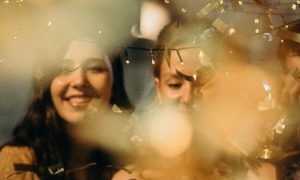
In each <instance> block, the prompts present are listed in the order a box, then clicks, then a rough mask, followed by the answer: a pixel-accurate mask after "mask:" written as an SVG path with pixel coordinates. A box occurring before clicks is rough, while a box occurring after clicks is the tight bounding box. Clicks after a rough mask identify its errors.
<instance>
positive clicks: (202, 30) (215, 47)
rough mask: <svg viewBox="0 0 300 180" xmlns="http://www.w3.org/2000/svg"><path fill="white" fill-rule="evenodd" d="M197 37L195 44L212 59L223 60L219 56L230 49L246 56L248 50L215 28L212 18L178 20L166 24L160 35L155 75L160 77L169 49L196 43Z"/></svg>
mask: <svg viewBox="0 0 300 180" xmlns="http://www.w3.org/2000/svg"><path fill="white" fill-rule="evenodd" d="M195 39H196V43H195V45H196V46H199V47H200V48H201V49H203V50H204V51H205V52H207V53H208V54H209V56H210V58H211V59H212V61H217V60H218V61H219V60H220V61H223V60H222V59H220V58H218V56H219V55H220V53H222V52H226V51H229V50H234V51H235V52H236V55H239V56H241V55H243V57H245V56H244V55H245V52H246V50H245V49H244V48H243V47H242V46H239V45H238V44H237V43H236V42H235V41H234V40H235V39H234V38H232V37H229V36H228V35H225V34H222V33H221V32H220V31H218V30H217V29H216V28H214V27H213V23H212V22H211V21H210V20H207V19H189V20H176V21H173V22H171V23H170V24H169V25H167V26H165V27H164V28H163V30H162V31H161V32H160V34H159V36H158V40H157V45H156V50H157V51H158V53H157V55H156V59H155V60H156V61H155V64H154V66H153V75H154V77H157V78H159V75H160V68H161V64H162V61H163V59H164V57H165V56H166V55H168V54H167V53H170V52H169V51H168V49H172V48H174V47H175V46H178V45H183V44H194V41H195ZM240 59H241V58H240ZM244 59H245V60H248V59H247V58H244Z"/></svg>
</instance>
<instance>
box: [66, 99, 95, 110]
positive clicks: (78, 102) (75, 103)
mask: <svg viewBox="0 0 300 180" xmlns="http://www.w3.org/2000/svg"><path fill="white" fill-rule="evenodd" d="M65 100H66V101H67V102H68V103H69V104H70V105H71V106H72V107H80V108H82V107H87V106H88V104H89V103H90V102H91V100H92V98H91V97H70V98H66V99H65Z"/></svg>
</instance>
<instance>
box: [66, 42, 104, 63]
mask: <svg viewBox="0 0 300 180" xmlns="http://www.w3.org/2000/svg"><path fill="white" fill-rule="evenodd" d="M104 56H105V55H104V52H103V51H102V50H101V49H100V48H99V47H98V46H97V45H96V44H95V43H94V42H92V41H87V40H72V41H71V42H70V44H69V46H68V48H67V50H66V53H65V55H64V57H63V58H64V59H69V60H78V61H83V60H85V59H90V58H99V59H104Z"/></svg>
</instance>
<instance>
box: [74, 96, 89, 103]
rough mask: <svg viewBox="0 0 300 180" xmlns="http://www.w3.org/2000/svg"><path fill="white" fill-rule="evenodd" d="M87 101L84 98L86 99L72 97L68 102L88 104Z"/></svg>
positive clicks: (87, 99)
mask: <svg viewBox="0 0 300 180" xmlns="http://www.w3.org/2000/svg"><path fill="white" fill-rule="evenodd" d="M89 100H90V98H86V97H73V98H70V99H69V101H70V102H72V103H85V102H88V101H89Z"/></svg>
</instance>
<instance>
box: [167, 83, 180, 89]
mask: <svg viewBox="0 0 300 180" xmlns="http://www.w3.org/2000/svg"><path fill="white" fill-rule="evenodd" d="M181 86H182V83H169V84H168V87H169V88H171V89H180V88H181Z"/></svg>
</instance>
